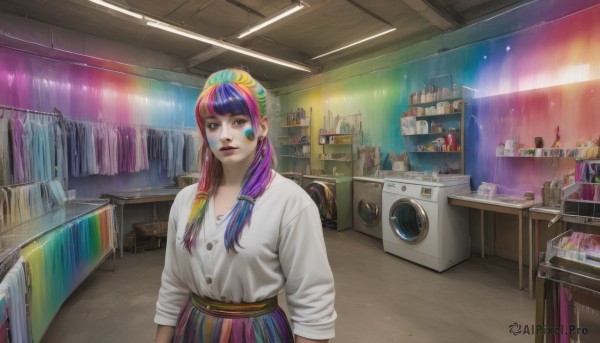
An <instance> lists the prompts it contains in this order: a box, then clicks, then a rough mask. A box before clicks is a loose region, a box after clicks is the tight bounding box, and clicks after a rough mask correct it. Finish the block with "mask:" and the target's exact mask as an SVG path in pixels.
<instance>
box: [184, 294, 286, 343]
mask: <svg viewBox="0 0 600 343" xmlns="http://www.w3.org/2000/svg"><path fill="white" fill-rule="evenodd" d="M173 342H174V343H180V342H181V343H192V342H193V343H198V342H202V343H293V342H294V336H293V334H292V329H291V327H290V324H289V322H288V320H287V317H286V315H285V313H284V312H283V310H282V309H281V308H280V307H279V306H278V305H277V297H273V298H269V299H265V300H263V301H260V302H256V303H242V304H228V303H222V302H219V301H216V300H213V299H210V298H206V297H203V296H200V295H197V294H193V293H192V294H191V295H190V299H189V300H188V301H187V302H186V304H185V305H184V306H183V308H182V309H181V312H180V313H179V318H178V319H177V325H176V327H175V337H174V338H173Z"/></svg>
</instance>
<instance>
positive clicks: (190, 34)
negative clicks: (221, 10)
mask: <svg viewBox="0 0 600 343" xmlns="http://www.w3.org/2000/svg"><path fill="white" fill-rule="evenodd" d="M90 1H91V2H93V3H96V4H98V5H102V6H104V7H108V8H110V9H112V10H115V11H117V12H120V13H123V14H127V15H129V16H132V17H134V18H137V19H144V20H145V21H146V24H147V25H149V26H152V27H156V28H159V29H161V30H165V31H168V32H172V33H175V34H178V35H181V36H184V37H188V38H191V39H195V40H198V41H201V42H204V43H207V44H211V45H214V46H218V47H221V48H223V49H227V50H231V51H235V52H237V53H240V54H243V55H246V56H250V57H254V58H258V59H260V60H263V61H267V62H271V63H275V64H279V65H282V66H285V67H288V68H292V69H296V70H302V71H305V72H308V73H310V72H312V70H311V69H310V68H308V67H306V66H303V65H301V64H297V63H292V62H288V61H286V60H283V59H280V58H276V57H271V56H269V55H265V54H262V53H260V52H256V51H252V50H250V49H246V48H243V47H241V46H237V45H235V44H230V43H226V42H223V41H221V40H217V39H214V38H210V37H207V36H203V35H201V34H198V33H195V32H191V31H188V30H184V29H181V28H178V27H176V26H172V25H169V24H167V23H163V22H162V21H159V20H156V19H152V18H150V17H147V16H144V15H142V14H139V13H136V12H132V11H129V10H126V9H124V8H122V7H119V6H115V5H113V4H111V3H108V2H106V1H103V0H90ZM301 6H302V7H300V8H303V7H304V5H301Z"/></svg>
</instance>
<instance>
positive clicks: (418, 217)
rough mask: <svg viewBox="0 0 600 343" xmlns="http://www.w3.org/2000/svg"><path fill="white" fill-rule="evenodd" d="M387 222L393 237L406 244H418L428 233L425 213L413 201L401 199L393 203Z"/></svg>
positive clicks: (421, 207)
mask: <svg viewBox="0 0 600 343" xmlns="http://www.w3.org/2000/svg"><path fill="white" fill-rule="evenodd" d="M389 220H390V227H391V229H392V232H393V233H394V235H395V236H396V237H398V238H399V239H401V240H403V241H404V242H406V243H411V244H416V243H419V242H421V241H422V240H423V239H425V237H426V236H427V232H429V219H428V218H427V213H426V212H425V209H424V208H423V206H421V204H419V203H418V202H417V201H415V200H414V199H410V198H402V199H399V200H397V201H396V202H394V204H393V205H392V207H391V208H390V218H389Z"/></svg>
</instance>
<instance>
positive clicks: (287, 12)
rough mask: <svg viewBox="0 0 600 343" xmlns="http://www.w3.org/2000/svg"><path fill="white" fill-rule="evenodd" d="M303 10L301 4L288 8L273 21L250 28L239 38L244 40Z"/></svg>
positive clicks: (273, 18) (269, 20)
mask: <svg viewBox="0 0 600 343" xmlns="http://www.w3.org/2000/svg"><path fill="white" fill-rule="evenodd" d="M303 8H304V4H302V3H299V2H298V3H295V4H293V5H292V6H290V7H288V8H286V9H283V10H282V11H280V12H279V13H276V14H275V15H274V16H273V17H272V18H271V19H268V20H265V21H263V22H262V23H260V24H258V25H255V26H253V27H251V28H249V29H248V30H246V31H244V32H242V33H240V35H239V36H238V37H237V38H244V37H246V36H247V35H249V34H251V33H253V32H256V31H258V30H260V29H262V28H264V27H266V26H269V25H271V24H273V23H274V22H276V21H278V20H281V19H283V18H285V17H287V16H289V15H290V14H292V13H296V12H298V11H300V10H301V9H303Z"/></svg>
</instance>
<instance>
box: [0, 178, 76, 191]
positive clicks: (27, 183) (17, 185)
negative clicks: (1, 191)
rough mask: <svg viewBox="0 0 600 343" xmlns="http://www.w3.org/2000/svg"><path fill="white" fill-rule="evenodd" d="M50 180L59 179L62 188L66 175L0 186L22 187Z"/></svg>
mask: <svg viewBox="0 0 600 343" xmlns="http://www.w3.org/2000/svg"><path fill="white" fill-rule="evenodd" d="M52 180H60V182H61V183H62V184H63V188H64V186H65V185H64V183H65V182H66V181H67V178H66V177H58V178H54V179H48V180H42V181H31V182H25V183H15V184H10V185H3V186H0V188H14V187H22V186H28V185H34V184H36V183H46V182H49V181H52Z"/></svg>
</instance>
